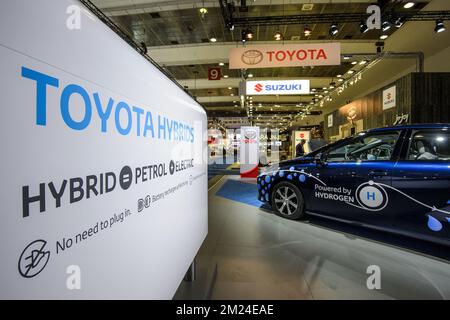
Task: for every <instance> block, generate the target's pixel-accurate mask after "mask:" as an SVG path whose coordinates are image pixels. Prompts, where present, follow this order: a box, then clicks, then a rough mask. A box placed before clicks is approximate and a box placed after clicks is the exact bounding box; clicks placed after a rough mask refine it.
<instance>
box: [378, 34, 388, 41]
mask: <svg viewBox="0 0 450 320" xmlns="http://www.w3.org/2000/svg"><path fill="white" fill-rule="evenodd" d="M388 37H389V36H388V35H387V34H383V35H381V36H380V39H381V40H386V39H387V38H388Z"/></svg>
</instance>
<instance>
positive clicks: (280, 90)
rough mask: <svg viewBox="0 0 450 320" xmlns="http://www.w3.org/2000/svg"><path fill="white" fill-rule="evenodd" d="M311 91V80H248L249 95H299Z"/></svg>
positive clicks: (247, 92) (247, 89)
mask: <svg viewBox="0 0 450 320" xmlns="http://www.w3.org/2000/svg"><path fill="white" fill-rule="evenodd" d="M309 93H310V81H309V80H273V81H247V82H246V94H247V95H252V96H256V95H299V94H309Z"/></svg>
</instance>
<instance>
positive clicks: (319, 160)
mask: <svg viewBox="0 0 450 320" xmlns="http://www.w3.org/2000/svg"><path fill="white" fill-rule="evenodd" d="M314 162H315V163H316V165H317V166H320V167H325V166H326V165H327V156H326V154H324V153H318V154H316V156H315V157H314Z"/></svg>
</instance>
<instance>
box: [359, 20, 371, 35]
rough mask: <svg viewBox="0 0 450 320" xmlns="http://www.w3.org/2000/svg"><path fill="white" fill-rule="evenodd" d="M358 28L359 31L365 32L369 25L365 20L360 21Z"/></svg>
mask: <svg viewBox="0 0 450 320" xmlns="http://www.w3.org/2000/svg"><path fill="white" fill-rule="evenodd" d="M359 30H360V31H361V33H366V32H367V31H369V27H368V26H367V25H366V23H365V22H363V21H361V23H360V24H359Z"/></svg>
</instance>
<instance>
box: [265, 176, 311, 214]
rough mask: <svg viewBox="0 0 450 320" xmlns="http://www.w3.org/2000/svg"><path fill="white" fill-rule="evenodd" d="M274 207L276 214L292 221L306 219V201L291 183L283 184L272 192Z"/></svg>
mask: <svg viewBox="0 0 450 320" xmlns="http://www.w3.org/2000/svg"><path fill="white" fill-rule="evenodd" d="M272 207H273V210H274V211H275V213H276V214H277V215H279V216H281V217H283V218H288V219H292V220H297V219H301V218H303V217H304V211H303V208H304V200H303V195H302V193H301V192H300V190H299V189H298V188H297V187H296V186H295V185H293V184H292V183H289V182H281V183H280V184H278V185H276V186H275V188H274V189H273V192H272Z"/></svg>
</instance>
